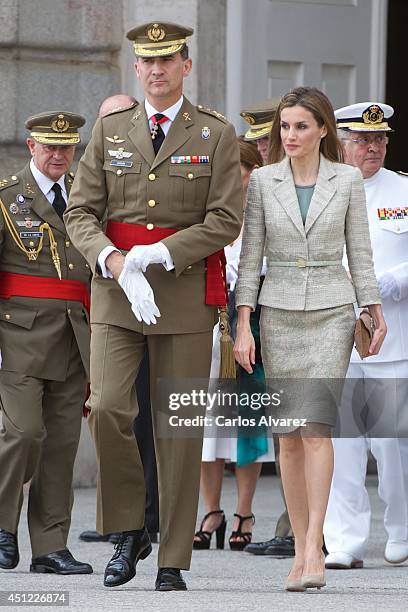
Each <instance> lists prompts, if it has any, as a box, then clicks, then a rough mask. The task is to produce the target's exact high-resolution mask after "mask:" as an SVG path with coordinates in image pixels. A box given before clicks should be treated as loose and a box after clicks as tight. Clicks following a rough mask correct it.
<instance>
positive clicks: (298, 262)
mask: <svg viewBox="0 0 408 612" xmlns="http://www.w3.org/2000/svg"><path fill="white" fill-rule="evenodd" d="M296 267H297V268H307V261H306V259H303V258H302V257H299V258H298V259H297V260H296Z"/></svg>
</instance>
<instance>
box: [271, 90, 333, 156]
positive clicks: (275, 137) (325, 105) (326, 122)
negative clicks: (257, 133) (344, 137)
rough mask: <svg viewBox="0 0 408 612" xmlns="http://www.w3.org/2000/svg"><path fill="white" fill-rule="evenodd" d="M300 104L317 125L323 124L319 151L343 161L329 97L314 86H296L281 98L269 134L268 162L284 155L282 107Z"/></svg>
mask: <svg viewBox="0 0 408 612" xmlns="http://www.w3.org/2000/svg"><path fill="white" fill-rule="evenodd" d="M292 106H302V107H303V108H305V109H306V110H308V111H309V112H311V113H312V115H313V117H314V118H315V120H316V122H317V125H318V126H319V127H322V126H325V128H326V130H327V134H326V136H325V137H324V138H322V140H321V143H320V152H321V153H322V155H324V156H325V157H326V158H327V159H329V160H330V161H334V162H339V161H343V152H342V147H341V143H340V140H339V139H338V137H337V131H336V119H335V116H334V110H333V106H332V105H331V102H330V100H329V98H328V97H327V96H326V94H324V93H323V92H322V91H320V89H316V87H296V88H295V89H292V91H290V92H289V93H287V94H285V95H284V96H283V98H282V99H281V101H280V103H279V106H278V109H277V111H276V116H275V120H274V122H273V124H272V129H271V132H270V135H269V153H268V163H269V164H275V163H276V162H279V161H281V160H282V159H283V157H284V155H285V154H284V150H283V146H282V139H281V135H280V130H281V127H280V117H281V113H282V110H283V109H284V108H290V107H292Z"/></svg>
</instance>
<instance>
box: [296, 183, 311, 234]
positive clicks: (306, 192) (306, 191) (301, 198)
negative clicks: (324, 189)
mask: <svg viewBox="0 0 408 612" xmlns="http://www.w3.org/2000/svg"><path fill="white" fill-rule="evenodd" d="M295 188H296V195H297V197H298V202H299V208H300V214H301V215H302V220H303V225H304V224H305V221H306V217H307V211H308V210H309V206H310V201H311V199H312V196H313V192H314V188H315V186H314V185H311V186H309V187H298V186H297V185H295Z"/></svg>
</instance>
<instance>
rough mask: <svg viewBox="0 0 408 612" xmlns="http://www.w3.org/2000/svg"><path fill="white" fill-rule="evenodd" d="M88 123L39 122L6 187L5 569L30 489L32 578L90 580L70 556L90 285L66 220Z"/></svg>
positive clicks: (0, 219) (1, 480)
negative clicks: (23, 162) (25, 159)
mask: <svg viewBox="0 0 408 612" xmlns="http://www.w3.org/2000/svg"><path fill="white" fill-rule="evenodd" d="M84 123H85V120H84V119H83V117H81V116H80V115H76V114H74V113H69V112H65V111H61V112H57V111H55V112H47V113H42V114H39V115H36V116H34V117H30V118H29V119H28V120H27V121H26V124H25V125H26V128H27V129H28V130H29V131H30V136H29V137H28V138H27V145H28V148H29V150H30V153H31V161H30V163H29V164H28V165H27V166H26V167H25V168H24V169H23V170H22V171H21V172H18V173H16V175H13V176H8V177H5V178H3V179H2V180H0V208H1V211H0V350H1V359H2V362H1V369H0V399H1V408H2V412H3V429H2V430H1V432H0V567H1V568H3V569H13V568H14V567H16V565H17V564H18V562H19V551H18V543H17V529H18V523H19V518H20V511H21V504H22V501H23V485H24V483H26V482H28V481H29V480H31V484H30V490H29V501H28V525H29V531H30V539H31V548H32V557H33V558H32V563H31V566H30V571H32V572H39V573H44V572H54V573H56V574H89V573H91V572H92V567H91V566H90V565H88V564H87V563H81V562H79V561H77V560H76V559H74V557H73V556H72V554H71V553H70V551H69V550H68V549H67V537H68V531H69V526H70V520H71V508H72V501H73V494H72V471H73V465H74V459H75V455H76V451H77V447H78V441H79V434H80V428H81V417H82V408H83V403H84V400H85V392H86V384H87V379H88V373H89V324H88V313H87V308H89V279H90V269H89V266H88V265H87V263H86V262H85V259H84V258H83V257H82V256H81V255H80V254H79V252H78V251H77V250H76V249H75V248H74V247H73V246H72V244H71V240H70V238H69V237H68V235H67V233H66V230H65V226H64V222H63V220H62V214H63V212H64V209H65V206H66V200H67V197H68V194H69V191H70V189H71V185H72V181H73V174H72V173H70V172H69V168H70V166H71V164H72V161H73V158H74V153H75V145H76V144H77V143H78V142H80V136H79V133H78V128H79V127H81V126H82V125H83V124H84Z"/></svg>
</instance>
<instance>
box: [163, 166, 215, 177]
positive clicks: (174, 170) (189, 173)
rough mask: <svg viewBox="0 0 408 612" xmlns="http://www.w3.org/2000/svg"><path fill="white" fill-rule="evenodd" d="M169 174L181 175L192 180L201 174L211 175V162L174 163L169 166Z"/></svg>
mask: <svg viewBox="0 0 408 612" xmlns="http://www.w3.org/2000/svg"><path fill="white" fill-rule="evenodd" d="M169 176H180V177H181V178H185V179H187V180H188V181H192V180H194V179H196V178H200V176H211V166H210V165H209V164H202V165H199V164H197V165H196V164H174V165H172V166H170V167H169Z"/></svg>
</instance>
